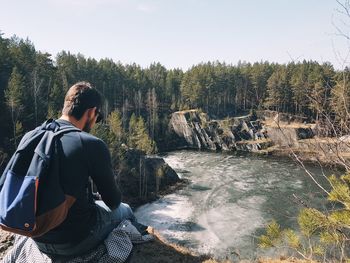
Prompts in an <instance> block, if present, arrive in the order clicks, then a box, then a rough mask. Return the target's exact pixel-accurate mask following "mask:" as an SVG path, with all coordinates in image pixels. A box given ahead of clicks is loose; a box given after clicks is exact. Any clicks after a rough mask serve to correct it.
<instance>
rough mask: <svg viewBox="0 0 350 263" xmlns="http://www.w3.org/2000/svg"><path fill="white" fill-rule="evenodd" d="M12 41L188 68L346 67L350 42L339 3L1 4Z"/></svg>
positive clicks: (43, 0) (123, 0) (131, 0)
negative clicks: (313, 63)
mask: <svg viewBox="0 0 350 263" xmlns="http://www.w3.org/2000/svg"><path fill="white" fill-rule="evenodd" d="M0 6H1V15H0V30H1V31H2V32H3V33H4V34H5V37H10V36H11V35H13V34H16V35H17V36H19V37H21V38H26V37H28V38H29V39H30V40H31V41H32V42H33V43H34V45H35V47H36V48H37V49H38V50H41V51H44V52H49V53H51V54H53V55H56V54H57V53H58V52H59V51H61V50H67V51H71V52H73V53H78V52H80V53H82V54H83V55H85V56H87V57H94V58H96V59H100V58H105V57H108V58H112V59H113V60H115V61H118V60H119V61H121V62H122V63H132V62H135V63H137V64H140V65H141V66H143V67H146V66H148V65H149V64H150V63H152V62H154V61H156V62H160V63H162V64H163V65H165V66H166V67H167V68H174V67H180V68H183V69H187V68H188V67H190V66H191V65H193V64H197V63H200V62H202V61H214V60H219V61H225V62H227V63H233V64H236V63H237V62H238V61H239V60H242V61H248V62H255V61H261V60H268V61H270V62H279V63H286V62H288V61H291V60H300V59H301V60H302V59H307V60H308V59H313V60H317V61H319V62H325V61H330V62H331V63H333V64H334V65H335V67H336V68H341V67H342V65H341V64H339V58H338V60H337V53H339V54H340V55H341V57H340V60H344V59H346V54H347V50H348V48H347V43H346V41H344V39H343V38H341V37H339V36H336V35H335V33H336V29H335V27H334V25H333V24H332V23H336V24H339V23H340V21H339V20H340V19H342V18H341V15H340V14H339V13H338V12H337V11H336V9H337V8H339V5H338V4H337V2H336V1H335V0H216V1H215V0H31V1H28V0H11V1H10V0H8V1H5V0H0ZM349 20H350V19H349Z"/></svg>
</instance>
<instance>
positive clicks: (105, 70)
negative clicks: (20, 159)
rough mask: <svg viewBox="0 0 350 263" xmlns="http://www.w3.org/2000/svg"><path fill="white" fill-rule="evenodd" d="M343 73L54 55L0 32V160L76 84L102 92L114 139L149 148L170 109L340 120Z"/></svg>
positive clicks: (159, 138)
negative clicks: (274, 113)
mask: <svg viewBox="0 0 350 263" xmlns="http://www.w3.org/2000/svg"><path fill="white" fill-rule="evenodd" d="M179 55H181V54H179ZM115 59H118V58H115ZM349 76H350V75H349V72H348V70H345V71H337V70H335V69H334V68H333V66H332V65H331V64H329V63H323V64H320V63H318V62H315V61H303V62H291V63H288V64H282V65H281V64H276V63H270V62H256V63H254V64H251V63H245V62H238V63H237V64H235V65H231V64H225V63H221V62H205V63H201V64H198V65H194V66H192V67H191V68H190V69H188V70H187V71H183V70H182V69H166V68H165V67H164V66H162V65H161V64H160V63H153V64H151V65H150V66H149V67H147V68H142V67H141V66H139V65H137V64H127V65H125V64H122V63H120V62H116V61H115V60H112V59H110V58H106V59H101V60H96V59H94V58H86V57H84V55H82V54H71V53H69V52H65V51H62V52H60V53H59V54H57V55H56V56H55V57H53V56H52V55H51V54H47V53H42V52H40V51H38V50H36V49H35V46H34V44H33V43H32V42H30V40H23V39H19V38H17V37H12V38H10V39H8V38H5V37H3V35H0V105H1V106H0V107H1V111H0V154H1V155H0V163H1V161H2V162H4V161H5V160H6V155H7V156H8V155H9V154H11V153H12V151H13V150H14V149H15V147H16V145H17V144H18V142H19V140H20V138H21V136H22V135H23V134H24V133H25V132H26V131H28V130H30V129H32V128H34V127H35V126H36V125H38V124H40V123H41V122H43V121H44V120H45V119H46V118H51V117H57V116H59V114H60V110H61V107H62V103H63V98H64V94H65V92H66V91H67V89H68V88H69V87H70V86H71V85H72V84H74V83H75V82H77V81H82V80H85V81H89V82H91V83H92V84H93V85H94V86H95V87H96V88H97V89H98V90H100V91H101V93H102V94H103V95H104V97H105V99H106V103H105V105H104V109H103V110H104V114H105V117H106V120H107V121H106V124H105V125H109V127H111V128H112V129H111V131H112V133H113V134H114V140H122V139H121V138H123V141H125V142H128V143H130V144H133V145H132V146H134V147H137V148H141V149H144V150H145V151H148V152H152V151H154V150H155V149H156V144H158V148H159V146H161V144H162V142H163V141H164V138H165V136H166V129H167V125H168V120H169V114H170V113H171V112H174V111H178V110H184V109H191V108H198V109H201V110H203V111H204V112H207V113H208V114H209V115H210V116H211V117H214V118H223V117H226V116H233V115H238V114H240V113H245V112H247V111H249V110H251V109H271V110H277V111H280V112H286V113H291V114H297V115H304V116H306V117H308V119H309V120H318V119H319V118H322V117H323V115H322V113H327V114H328V113H330V112H332V114H331V116H332V118H334V119H335V120H337V121H339V123H341V121H345V118H346V117H345V116H347V114H346V112H347V110H348V109H349V103H350V102H349V98H350V86H349V83H348V77H349ZM111 112H114V113H113V114H112V115H110V113H111ZM108 115H109V118H107V117H108ZM131 116H133V117H132V118H131ZM327 116H328V115H327ZM129 122H131V123H129ZM113 125H114V126H113ZM113 127H114V128H113ZM140 130H142V132H141V133H140ZM100 133H101V132H100ZM102 133H103V132H102ZM128 133H130V134H131V135H130V134H129V135H126V134H128ZM132 135H133V136H134V138H129V137H130V136H132ZM102 136H103V134H102ZM105 136H106V138H107V139H108V138H109V137H110V134H107V135H105ZM106 138H105V139H106ZM135 138H136V139H135ZM140 138H143V139H142V140H143V141H141V142H140V141H138V140H140ZM154 141H155V143H154ZM145 144H147V146H144V145H145Z"/></svg>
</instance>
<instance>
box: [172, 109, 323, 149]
mask: <svg viewBox="0 0 350 263" xmlns="http://www.w3.org/2000/svg"><path fill="white" fill-rule="evenodd" d="M169 134H170V136H169V142H170V145H171V146H172V147H173V149H179V148H193V149H202V150H212V151H231V152H235V151H244V152H253V153H261V154H273V153H278V152H279V151H280V150H283V151H285V150H286V149H287V148H288V149H293V148H294V149H299V150H300V148H305V146H303V145H304V144H305V140H310V139H312V138H314V137H315V135H317V125H316V124H312V123H305V119H303V118H302V117H298V116H290V115H286V114H279V113H277V112H272V111H261V112H258V113H257V114H250V115H246V116H240V117H232V118H226V119H223V120H211V119H210V118H209V117H208V115H207V114H205V113H203V112H200V111H198V110H186V111H179V112H175V113H173V114H172V116H171V119H170V122H169Z"/></svg>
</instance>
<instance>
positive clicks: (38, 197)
mask: <svg viewBox="0 0 350 263" xmlns="http://www.w3.org/2000/svg"><path fill="white" fill-rule="evenodd" d="M73 131H76V132H79V131H80V129H78V128H75V127H68V128H61V127H60V126H59V124H58V123H57V122H56V121H54V120H48V121H46V122H45V123H43V124H42V125H41V126H39V127H38V128H36V129H35V130H32V131H30V132H28V133H27V134H26V135H25V136H24V137H23V139H22V140H21V142H20V144H19V146H18V148H17V150H16V152H15V153H14V154H13V156H12V157H11V159H10V161H9V163H8V165H7V166H6V168H5V170H4V172H3V174H2V176H1V178H0V228H1V229H3V230H6V231H10V232H13V233H17V234H21V235H25V236H30V237H37V236H41V235H43V234H45V233H46V232H48V231H50V230H51V229H53V228H55V227H56V226H58V225H59V224H61V223H62V222H63V221H64V219H65V218H66V216H67V213H68V210H69V208H70V207H71V206H72V205H73V204H74V202H75V198H74V197H72V196H69V195H66V194H65V193H64V190H63V189H62V187H61V185H60V178H59V175H60V167H59V154H58V148H59V147H60V140H59V138H60V136H61V135H63V134H64V133H68V132H73Z"/></svg>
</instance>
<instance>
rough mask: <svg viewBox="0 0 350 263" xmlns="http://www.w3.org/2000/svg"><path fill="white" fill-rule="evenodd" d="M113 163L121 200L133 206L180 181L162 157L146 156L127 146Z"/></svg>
mask: <svg viewBox="0 0 350 263" xmlns="http://www.w3.org/2000/svg"><path fill="white" fill-rule="evenodd" d="M114 163H115V169H116V171H117V176H116V181H117V184H118V185H119V187H120V189H121V191H122V194H123V200H124V201H125V202H128V203H131V205H133V206H137V205H140V204H142V203H145V202H148V201H152V200H154V199H156V198H157V196H158V194H159V193H161V192H162V191H164V190H167V188H168V187H170V186H172V185H175V184H176V183H178V182H180V178H179V176H178V175H177V173H176V172H175V171H174V170H173V169H172V168H171V167H170V166H169V165H168V164H167V163H166V162H165V161H164V159H163V158H161V157H158V156H147V155H145V154H144V153H143V152H142V151H140V150H136V149H132V148H128V147H127V146H124V148H123V151H121V153H120V155H119V156H116V159H115V160H114Z"/></svg>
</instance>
